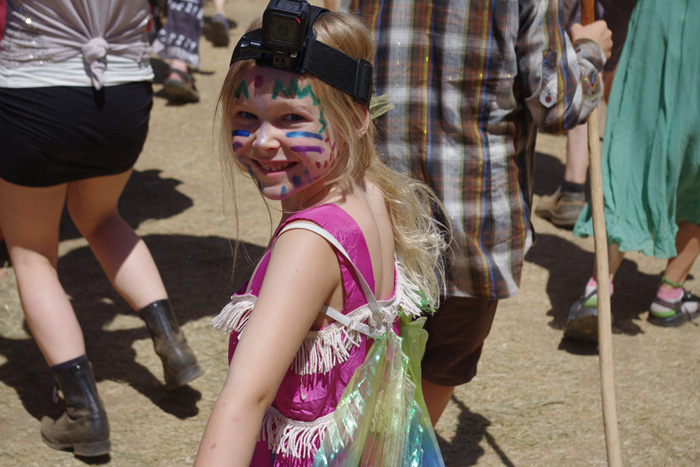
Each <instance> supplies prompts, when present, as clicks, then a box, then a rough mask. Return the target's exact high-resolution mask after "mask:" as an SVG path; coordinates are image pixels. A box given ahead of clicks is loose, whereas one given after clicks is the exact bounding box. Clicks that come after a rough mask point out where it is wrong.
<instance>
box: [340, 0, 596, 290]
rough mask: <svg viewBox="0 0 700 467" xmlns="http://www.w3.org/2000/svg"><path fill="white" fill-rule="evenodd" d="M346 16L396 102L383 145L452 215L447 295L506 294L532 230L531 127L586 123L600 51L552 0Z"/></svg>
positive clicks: (401, 5)
mask: <svg viewBox="0 0 700 467" xmlns="http://www.w3.org/2000/svg"><path fill="white" fill-rule="evenodd" d="M350 11H351V12H356V13H357V14H358V15H359V16H360V17H362V18H365V19H366V20H367V21H368V23H369V25H370V28H371V29H372V30H373V31H374V33H375V36H376V40H377V57H376V67H375V94H376V95H381V94H387V95H388V97H389V100H390V101H391V103H392V104H393V105H394V106H395V107H394V109H393V110H391V111H389V112H388V113H387V114H385V115H383V116H382V117H380V118H379V119H378V121H377V123H378V126H379V140H378V144H379V149H380V151H381V153H382V154H383V155H384V156H385V157H386V160H387V162H388V163H389V164H390V165H391V166H392V167H394V168H395V169H397V170H399V171H402V172H404V173H408V174H410V175H412V176H413V177H415V178H418V179H421V180H424V181H426V182H427V183H428V184H429V185H430V186H431V187H432V188H433V189H434V190H435V192H436V193H437V195H438V196H439V197H440V199H441V200H442V201H443V203H444V204H445V207H446V209H447V213H448V216H449V217H450V221H451V222H452V226H453V229H454V234H455V247H454V256H453V258H452V261H451V264H450V271H449V281H448V284H447V294H448V295H458V296H475V297H480V298H486V299H500V298H506V297H509V296H512V295H514V294H515V293H517V291H518V286H519V283H520V275H521V270H522V264H523V258H524V256H525V253H526V252H527V250H528V248H529V247H530V246H531V244H532V242H533V236H534V234H533V229H532V224H531V222H530V215H531V214H530V213H531V204H532V181H533V179H532V178H533V162H534V161H533V159H534V153H535V138H536V133H537V128H539V129H541V130H543V131H547V132H562V131H565V130H567V129H569V128H572V127H573V126H575V125H577V124H578V123H579V122H581V121H582V120H585V118H586V117H587V116H588V115H589V114H590V112H591V111H592V109H593V108H594V106H595V105H596V104H597V102H598V99H599V98H600V93H601V85H600V81H599V80H598V79H597V75H598V72H599V70H602V67H603V64H604V57H603V54H602V51H601V50H600V48H599V47H598V46H597V45H596V44H595V43H593V42H591V41H581V42H580V43H578V44H576V50H574V48H573V46H572V45H571V42H570V40H569V38H568V36H567V35H566V34H565V32H564V28H563V27H562V24H563V15H562V14H560V5H559V2H557V1H554V0H552V1H547V0H519V1H518V0H437V1H425V0H413V1H409V0H401V1H391V0H353V1H352V4H351V5H350ZM591 83H594V85H593V86H591Z"/></svg>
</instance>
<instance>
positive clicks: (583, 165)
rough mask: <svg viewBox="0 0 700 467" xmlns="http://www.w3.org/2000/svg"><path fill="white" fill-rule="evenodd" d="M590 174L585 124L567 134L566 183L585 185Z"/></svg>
mask: <svg viewBox="0 0 700 467" xmlns="http://www.w3.org/2000/svg"><path fill="white" fill-rule="evenodd" d="M587 174H588V127H587V124H586V123H584V124H582V125H578V126H576V127H574V128H572V129H571V130H569V131H568V133H567V140H566V168H565V169H564V181H566V182H572V183H578V184H584V183H586V176H587Z"/></svg>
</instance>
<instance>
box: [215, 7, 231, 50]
mask: <svg viewBox="0 0 700 467" xmlns="http://www.w3.org/2000/svg"><path fill="white" fill-rule="evenodd" d="M211 31H212V43H213V44H214V46H215V47H226V46H227V45H228V42H229V33H228V20H227V19H226V17H225V16H224V15H222V14H221V13H215V14H214V16H212V18H211Z"/></svg>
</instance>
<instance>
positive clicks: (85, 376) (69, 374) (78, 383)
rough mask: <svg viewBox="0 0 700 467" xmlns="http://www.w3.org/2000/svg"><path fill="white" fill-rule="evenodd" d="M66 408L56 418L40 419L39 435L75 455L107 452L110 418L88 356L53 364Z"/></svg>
mask: <svg viewBox="0 0 700 467" xmlns="http://www.w3.org/2000/svg"><path fill="white" fill-rule="evenodd" d="M52 371H53V373H54V377H55V379H56V384H57V387H58V389H60V390H61V393H62V394H63V402H64V404H65V406H66V411H65V412H64V413H63V415H61V416H60V417H59V418H58V419H57V420H56V421H54V420H52V419H51V418H49V417H44V418H43V419H42V420H41V438H42V439H43V441H44V443H46V444H47V445H48V446H49V447H52V448H54V449H70V448H72V449H73V453H75V454H76V455H78V456H86V457H94V456H101V455H104V454H107V453H109V451H110V448H111V446H110V442H109V422H108V421H107V413H106V412H105V409H104V405H103V403H102V399H100V396H99V395H98V394H97V386H96V385H95V376H94V375H93V373H92V365H91V364H90V362H89V361H88V359H87V357H85V356H82V357H79V358H77V359H75V360H71V361H70V362H66V363H63V364H60V365H56V366H54V367H52Z"/></svg>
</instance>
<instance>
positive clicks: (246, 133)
mask: <svg viewBox="0 0 700 467" xmlns="http://www.w3.org/2000/svg"><path fill="white" fill-rule="evenodd" d="M234 97H235V100H234V103H233V105H232V107H231V109H230V112H231V122H232V133H231V134H232V145H233V151H234V153H235V154H236V156H237V158H238V160H239V161H240V162H241V164H243V166H244V167H245V168H246V169H247V170H248V172H249V173H250V175H251V176H252V177H253V179H254V180H255V181H256V182H257V184H258V188H259V189H260V191H261V193H262V194H263V195H264V196H265V197H266V198H269V199H273V200H281V201H282V206H283V208H284V207H285V205H286V206H287V207H289V208H290V209H291V208H294V209H298V208H304V207H308V206H307V204H308V203H309V202H311V203H313V202H316V201H318V200H317V199H315V198H316V195H319V194H321V193H322V192H324V190H325V188H326V187H325V186H324V183H323V179H324V178H325V177H326V176H327V175H328V174H329V173H330V172H331V170H333V169H334V168H335V166H336V164H337V160H338V155H337V152H336V151H335V147H336V146H335V141H334V139H333V137H332V136H331V127H330V125H329V124H328V122H326V121H325V120H324V118H323V106H322V104H321V103H320V102H319V100H318V99H317V98H316V95H315V94H314V92H313V90H312V89H311V85H310V84H309V83H308V81H306V82H305V81H304V80H302V79H301V78H300V76H299V75H297V74H294V73H290V72H286V71H282V70H277V69H274V68H267V67H258V66H252V67H250V68H248V70H247V71H246V72H245V73H244V75H243V81H242V82H241V84H240V85H239V86H238V88H236V90H235V96H234Z"/></svg>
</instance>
